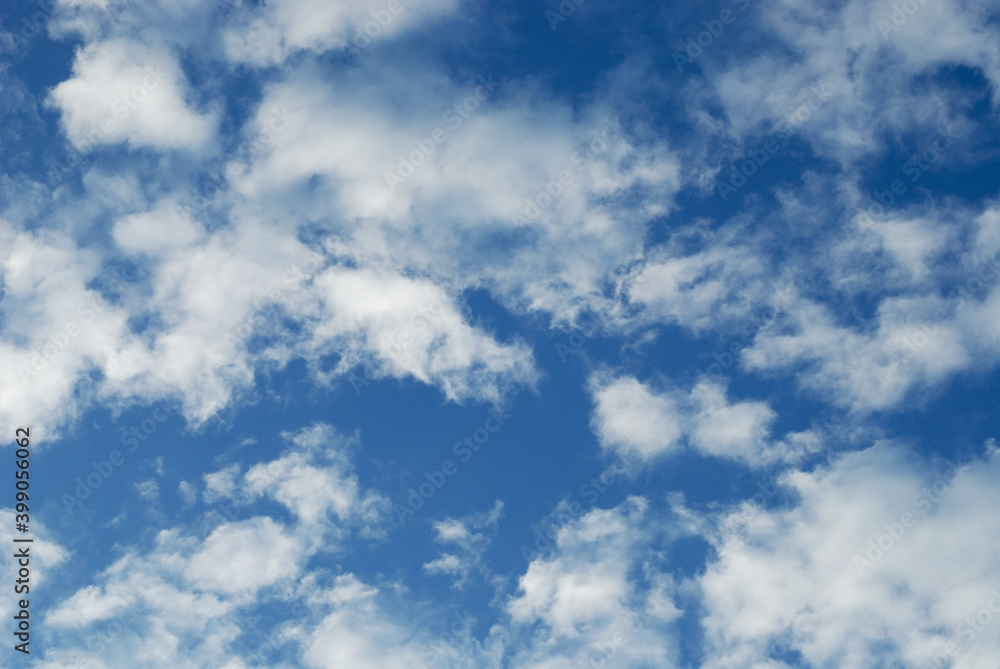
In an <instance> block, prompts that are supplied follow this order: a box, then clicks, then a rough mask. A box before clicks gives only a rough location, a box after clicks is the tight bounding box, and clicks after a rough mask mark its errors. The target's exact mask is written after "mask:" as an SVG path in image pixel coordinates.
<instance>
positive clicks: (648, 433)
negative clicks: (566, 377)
mask: <svg viewBox="0 0 1000 669" xmlns="http://www.w3.org/2000/svg"><path fill="white" fill-rule="evenodd" d="M590 390H591V393H592V395H593V398H594V415H593V418H592V420H591V427H592V428H593V429H594V432H595V433H596V434H597V437H598V439H599V440H600V442H601V445H602V446H603V447H604V448H607V449H615V450H617V451H618V452H621V453H627V454H634V455H638V456H640V457H642V458H644V459H652V458H655V457H657V456H661V455H663V454H668V453H671V452H675V451H677V450H678V449H679V448H681V447H682V445H683V444H684V443H687V444H688V445H690V446H691V447H692V448H695V449H697V450H698V451H700V452H702V453H704V454H706V455H714V456H717V457H723V458H729V459H733V460H741V461H743V462H745V463H747V464H748V465H749V466H751V467H763V466H767V465H772V464H775V463H779V462H794V461H796V460H798V459H799V458H801V457H802V456H803V455H805V454H806V453H807V452H808V451H810V450H813V449H814V448H815V447H816V443H815V442H816V440H815V439H812V438H809V436H808V435H807V434H805V433H789V434H788V435H786V437H785V440H783V441H773V440H772V439H771V435H770V425H771V423H773V422H774V419H775V418H776V414H775V412H774V411H773V410H772V409H771V408H770V406H768V405H767V404H766V403H764V402H759V401H743V402H735V403H730V401H729V399H728V398H727V397H726V388H725V386H723V385H721V384H719V383H717V382H714V381H710V380H708V379H703V380H701V381H699V382H698V383H697V384H696V385H695V386H694V387H693V388H692V389H691V391H690V392H689V393H687V394H685V393H683V392H682V391H680V390H678V389H672V388H668V389H666V390H664V391H659V392H658V391H655V390H653V389H652V388H651V387H650V386H649V385H647V384H643V383H641V382H640V381H638V380H637V379H635V378H634V377H631V376H622V377H618V378H611V377H608V376H607V375H606V374H599V375H595V376H593V377H591V381H590Z"/></svg>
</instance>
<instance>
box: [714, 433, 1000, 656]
mask: <svg viewBox="0 0 1000 669" xmlns="http://www.w3.org/2000/svg"><path fill="white" fill-rule="evenodd" d="M998 463H1000V459H998V457H997V450H996V447H995V444H994V445H991V446H989V448H988V450H987V452H986V453H985V455H984V456H983V457H982V458H981V459H980V458H977V459H975V460H974V461H972V462H970V463H968V464H966V465H958V466H956V465H951V466H949V467H945V468H942V467H940V466H938V467H935V466H931V465H929V464H928V463H925V462H920V461H917V460H914V459H913V458H912V457H911V456H910V455H909V454H908V452H907V450H906V449H904V448H901V447H899V446H898V445H893V444H890V443H881V444H878V445H876V446H874V447H872V448H870V449H868V450H866V451H862V452H859V453H851V454H847V455H844V456H843V457H841V458H839V459H838V460H837V461H836V462H834V463H833V464H831V465H830V466H829V467H827V468H823V469H819V470H817V471H815V472H812V473H805V472H795V473H788V474H786V476H785V477H784V479H783V483H784V485H785V486H787V487H788V488H789V489H790V490H791V491H793V493H794V495H795V496H796V497H797V499H798V500H799V501H798V502H797V503H796V504H795V505H793V506H792V507H790V508H785V509H774V510H764V509H762V508H760V507H757V506H753V505H749V504H748V505H744V506H742V507H741V508H739V509H737V510H735V511H733V512H732V513H729V514H725V515H724V516H723V517H721V518H720V520H719V523H718V530H717V534H716V535H715V537H714V542H715V548H716V551H717V553H718V559H717V560H715V561H711V562H710V563H709V565H708V568H707V571H706V572H705V574H704V576H703V577H702V578H701V579H700V581H701V588H702V590H703V592H704V598H705V599H704V602H705V610H706V614H705V618H704V626H705V633H706V645H707V648H706V650H707V653H706V655H707V656H708V657H709V658H710V660H709V661H708V662H707V663H706V665H705V666H708V667H720V668H721V667H746V666H761V667H763V666H780V665H775V664H774V663H775V662H777V661H779V660H781V659H782V658H783V657H784V656H785V654H787V653H793V654H796V653H797V654H800V656H801V657H802V659H803V660H804V661H805V662H807V663H808V664H809V665H810V666H827V665H831V664H834V663H836V664H837V665H839V666H843V667H867V666H871V665H872V663H873V662H874V663H880V662H881V663H884V664H891V663H893V662H902V663H904V664H906V665H909V666H925V665H927V664H929V663H931V662H933V661H939V660H940V659H941V658H946V659H947V658H948V657H949V656H950V657H951V658H953V659H951V663H952V664H951V665H950V666H953V667H956V668H963V669H964V668H966V667H968V668H970V669H971V668H972V667H978V666H985V665H989V664H992V663H995V662H996V661H997V658H998V657H1000V655H998V653H1000V619H997V614H1000V597H997V596H996V595H997V593H996V589H997V583H998V578H1000V573H998V571H997V565H996V563H995V560H993V559H992V558H991V557H990V555H991V551H990V550H989V548H988V546H987V545H986V544H987V543H988V539H987V538H988V537H991V536H993V535H994V534H995V533H996V531H997V530H996V528H995V525H996V522H997V521H996V519H995V514H993V513H992V512H991V509H992V508H993V506H994V505H995V503H994V501H991V500H993V499H994V498H995V497H996V491H995V486H993V485H992V483H991V481H992V480H993V479H994V478H995V476H996V474H997V471H996V470H997V466H998ZM989 607H993V609H995V610H994V611H993V612H992V613H990V611H989V610H988V609H989ZM984 611H985V613H984ZM977 616H979V619H978V620H977Z"/></svg>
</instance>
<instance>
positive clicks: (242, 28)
mask: <svg viewBox="0 0 1000 669" xmlns="http://www.w3.org/2000/svg"><path fill="white" fill-rule="evenodd" d="M458 4H459V2H458V0H427V1H425V2H421V3H418V4H414V3H410V2H406V0H392V1H390V0H337V1H336V2H322V1H321V0H277V1H276V2H269V3H267V4H266V5H260V6H254V7H253V8H251V7H242V8H241V11H240V12H239V14H238V15H237V16H236V17H235V21H234V22H233V23H234V24H235V25H234V26H232V27H230V28H229V29H227V30H225V31H224V32H223V41H224V44H225V50H226V54H227V56H228V57H229V58H230V59H231V60H233V61H236V62H244V63H250V64H253V65H257V66H268V65H274V64H280V63H282V62H283V61H285V60H286V59H287V58H288V57H289V56H291V55H292V54H294V53H296V52H297V51H302V50H310V51H315V52H323V51H328V50H330V49H342V48H345V47H347V48H352V47H353V52H354V53H358V52H359V51H361V50H364V49H367V48H369V47H370V46H371V45H372V44H373V43H374V44H378V42H379V41H382V40H386V41H388V40H391V39H392V38H393V37H394V36H396V35H399V34H401V33H403V32H405V31H407V30H411V29H412V28H413V27H415V26H418V25H420V24H421V23H423V22H425V21H427V20H429V19H432V18H435V17H437V16H440V15H444V14H446V13H447V12H448V11H450V10H452V9H454V8H455V7H457V6H458Z"/></svg>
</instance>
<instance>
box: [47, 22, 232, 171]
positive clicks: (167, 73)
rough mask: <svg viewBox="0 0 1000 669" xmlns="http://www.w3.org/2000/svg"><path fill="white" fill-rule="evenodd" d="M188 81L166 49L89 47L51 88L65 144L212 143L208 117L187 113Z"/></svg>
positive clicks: (120, 43) (118, 43) (83, 147)
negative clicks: (68, 75) (69, 75)
mask: <svg viewBox="0 0 1000 669" xmlns="http://www.w3.org/2000/svg"><path fill="white" fill-rule="evenodd" d="M186 91H187V83H186V81H185V78H184V76H183V73H182V71H181V69H180V66H179V65H178V63H177V61H176V58H175V57H174V56H173V55H172V54H171V53H170V52H168V51H166V50H163V49H154V48H151V47H147V46H144V45H142V44H140V43H137V42H133V41H129V40H110V41H105V42H96V43H92V44H88V45H87V46H85V47H84V48H83V49H81V50H80V51H78V52H77V54H76V60H75V62H74V64H73V77H72V78H70V79H67V80H66V81H64V82H62V83H60V84H59V85H58V86H56V87H55V88H54V89H53V90H52V101H53V103H54V104H55V105H56V106H57V107H58V108H59V110H60V112H61V113H62V120H63V126H64V127H65V129H66V134H67V136H68V137H69V140H70V142H72V144H73V146H74V147H76V148H77V149H78V150H80V151H81V152H83V153H88V152H89V151H90V150H91V149H92V148H93V147H94V146H96V145H100V144H113V143H116V142H128V144H129V145H130V146H132V147H135V148H138V147H152V148H156V149H198V148H201V147H203V146H204V145H205V144H206V143H207V142H209V141H210V140H212V138H213V134H214V126H215V120H214V117H213V115H212V114H211V113H201V112H199V111H197V110H195V109H192V107H191V105H189V103H188V102H187V100H186Z"/></svg>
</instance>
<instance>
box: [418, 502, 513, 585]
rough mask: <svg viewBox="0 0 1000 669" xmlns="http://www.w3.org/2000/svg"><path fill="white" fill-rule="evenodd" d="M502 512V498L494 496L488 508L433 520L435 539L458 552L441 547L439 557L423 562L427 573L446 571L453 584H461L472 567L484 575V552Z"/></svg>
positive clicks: (488, 572)
mask: <svg viewBox="0 0 1000 669" xmlns="http://www.w3.org/2000/svg"><path fill="white" fill-rule="evenodd" d="M502 513H503V502H501V501H499V500H497V501H496V502H495V503H494V505H493V508H492V509H491V510H490V511H486V512H483V513H474V514H471V515H469V516H466V517H464V518H459V519H455V518H447V519H445V520H441V521H438V522H436V523H434V531H435V533H436V534H437V536H436V537H435V541H436V542H437V543H439V544H442V545H444V546H450V547H451V548H450V549H451V550H457V551H458V552H459V553H460V554H459V555H456V554H455V553H446V552H444V551H442V552H441V553H440V557H438V558H437V559H435V560H431V561H430V562H426V563H424V571H426V572H427V573H429V574H446V575H451V576H454V577H455V581H454V582H453V583H452V586H453V587H455V588H462V587H464V586H465V585H466V584H467V583H468V582H469V578H470V576H471V574H472V572H473V571H474V570H476V571H479V572H481V573H482V574H483V576H484V577H488V576H489V575H490V570H489V568H488V567H487V566H486V563H485V561H484V559H483V554H484V553H485V551H486V549H487V548H488V547H489V545H490V542H491V541H492V540H493V535H495V534H496V531H497V524H498V523H499V521H500V516H501V514H502Z"/></svg>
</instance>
